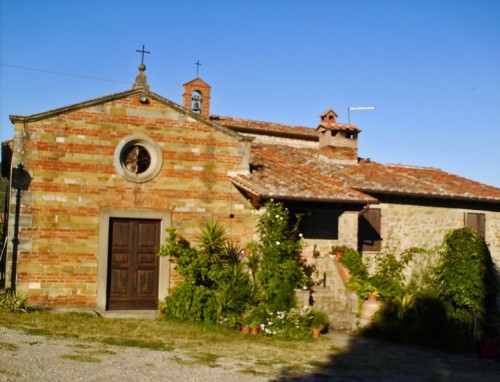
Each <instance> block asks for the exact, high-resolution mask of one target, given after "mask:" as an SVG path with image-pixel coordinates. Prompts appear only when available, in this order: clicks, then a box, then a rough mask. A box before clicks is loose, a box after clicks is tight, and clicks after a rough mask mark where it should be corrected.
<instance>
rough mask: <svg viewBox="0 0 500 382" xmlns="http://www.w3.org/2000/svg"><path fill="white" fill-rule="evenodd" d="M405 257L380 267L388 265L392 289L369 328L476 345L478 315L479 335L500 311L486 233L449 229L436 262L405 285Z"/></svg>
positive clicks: (406, 337)
mask: <svg viewBox="0 0 500 382" xmlns="http://www.w3.org/2000/svg"><path fill="white" fill-rule="evenodd" d="M415 254H421V252H420V251H416V250H412V256H414V255H415ZM407 258H409V256H408V257H407ZM404 261H406V260H405V258H404V257H403V262H402V263H400V264H397V262H399V260H398V259H396V258H395V257H392V256H391V257H390V258H389V260H388V262H387V265H386V266H384V267H382V268H381V269H386V270H387V279H388V281H387V280H386V282H385V284H383V285H384V286H385V289H384V291H385V293H388V292H389V293H393V295H392V296H390V298H386V299H385V300H384V302H383V305H382V308H381V309H380V310H379V311H378V312H377V314H376V315H375V317H374V319H373V321H372V326H371V327H370V328H369V329H368V330H366V331H365V333H367V334H371V335H375V336H377V337H381V338H385V339H389V340H393V341H398V342H406V343H411V344H417V345H424V346H432V347H436V348H439V349H444V350H448V351H459V352H470V351H471V350H473V349H472V345H473V335H474V333H473V327H474V317H475V316H478V317H479V318H481V319H482V320H478V324H479V330H478V332H477V334H478V338H477V340H479V337H480V336H481V332H482V331H481V327H480V323H481V322H482V321H489V320H491V318H492V317H493V316H494V314H495V313H497V312H496V295H497V291H498V285H497V282H496V278H495V269H494V265H493V261H492V259H491V255H490V252H489V250H488V246H487V245H486V243H485V241H484V239H483V238H482V237H481V236H480V235H479V234H478V233H477V232H475V231H474V230H472V229H470V228H461V229H457V230H454V231H451V232H450V233H449V234H447V235H446V236H445V238H444V247H443V251H442V254H441V257H440V262H439V264H438V266H437V268H436V269H432V267H428V268H427V270H428V271H429V275H428V277H426V278H419V279H420V280H421V285H416V284H412V283H411V282H410V284H409V286H408V287H407V288H406V289H405V286H404V284H403V283H402V278H401V277H400V276H399V274H400V269H402V268H401V267H400V265H404ZM433 261H434V260H433ZM390 275H392V277H389V276H390ZM410 280H415V278H414V277H412V278H411V279H410ZM380 285H382V284H380ZM384 286H383V288H384ZM398 290H399V291H403V292H405V290H406V291H408V290H411V291H412V292H413V294H409V293H408V292H406V294H401V293H397V291H398Z"/></svg>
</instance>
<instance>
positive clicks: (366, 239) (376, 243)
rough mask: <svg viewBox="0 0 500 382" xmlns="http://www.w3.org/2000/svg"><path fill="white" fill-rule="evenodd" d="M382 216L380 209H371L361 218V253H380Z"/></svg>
mask: <svg viewBox="0 0 500 382" xmlns="http://www.w3.org/2000/svg"><path fill="white" fill-rule="evenodd" d="M381 217H382V214H381V212H380V209H378V208H370V209H367V210H366V211H365V212H363V214H362V215H360V217H359V225H358V246H359V250H360V251H379V250H380V246H381V242H382V237H381V235H380V226H381Z"/></svg>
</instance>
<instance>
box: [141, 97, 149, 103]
mask: <svg viewBox="0 0 500 382" xmlns="http://www.w3.org/2000/svg"><path fill="white" fill-rule="evenodd" d="M139 102H140V103H149V100H148V97H146V96H145V95H141V96H139Z"/></svg>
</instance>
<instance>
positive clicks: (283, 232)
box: [256, 201, 308, 312]
mask: <svg viewBox="0 0 500 382" xmlns="http://www.w3.org/2000/svg"><path fill="white" fill-rule="evenodd" d="M265 208H266V211H265V213H264V214H263V215H262V216H261V217H260V219H259V224H258V232H259V237H260V241H259V243H258V244H257V251H258V253H259V255H260V258H261V262H260V269H259V271H258V272H257V274H256V279H257V281H258V286H259V292H260V298H261V301H262V303H263V304H264V305H265V306H266V307H267V308H268V309H269V310H271V311H274V312H277V311H287V310H289V309H291V308H293V307H295V305H296V297H295V288H298V287H302V286H303V285H307V283H308V277H307V276H306V274H305V272H304V270H303V268H302V266H301V265H300V263H299V257H300V251H301V249H302V242H301V238H300V235H299V231H298V227H299V222H300V217H298V216H296V217H295V223H294V224H292V216H290V212H289V211H288V209H286V208H284V207H283V205H282V204H280V203H274V202H273V201H270V202H268V203H266V205H265Z"/></svg>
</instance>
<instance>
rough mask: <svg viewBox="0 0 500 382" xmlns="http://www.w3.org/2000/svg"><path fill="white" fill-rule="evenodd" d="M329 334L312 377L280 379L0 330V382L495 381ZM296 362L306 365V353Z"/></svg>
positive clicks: (446, 358) (419, 353)
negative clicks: (327, 349)
mask: <svg viewBox="0 0 500 382" xmlns="http://www.w3.org/2000/svg"><path fill="white" fill-rule="evenodd" d="M329 337H330V338H331V340H332V355H331V357H330V360H329V362H327V363H326V364H322V365H319V366H318V370H317V371H316V372H314V373H312V374H307V375H302V376H291V375H290V376H287V375H286V372H284V371H283V368H275V369H273V368H272V367H271V368H270V370H271V371H270V375H266V376H255V375H249V374H243V373H242V372H241V370H242V365H241V364H238V362H236V361H235V362H231V360H226V361H224V362H219V361H218V362H217V365H214V367H209V366H200V365H199V364H196V363H193V360H192V359H189V357H187V356H185V355H183V354H182V352H176V351H155V350H147V349H139V348H127V347H118V346H112V345H105V344H101V343H90V342H84V341H78V340H61V339H53V338H50V337H45V336H36V335H28V334H26V333H24V332H22V331H19V330H11V329H6V328H3V327H0V381H14V382H21V381H30V382H38V381H50V382H59V381H65V382H66V381H106V382H113V381H120V382H126V381H134V382H135V381H141V382H142V381H182V382H197V381H203V382H211V381H214V382H215V381H217V382H230V381H231V382H233V381H237V382H264V381H274V382H292V381H295V382H298V381H300V382H320V381H323V382H324V381H335V382H337V381H387V382H414V381H433V382H437V381H443V382H444V381H453V382H462V381H463V382H482V381H485V382H491V381H500V362H495V361H489V360H480V359H476V358H472V357H465V356H460V355H450V354H445V353H439V352H432V351H424V350H422V349H417V348H413V347H407V346H402V345H394V344H387V343H382V342H378V341H375V340H370V339H365V338H359V337H354V336H349V335H347V334H345V333H332V334H331V335H329ZM304 357H305V358H304V359H305V361H307V355H304ZM273 370H274V371H273ZM271 374H273V375H271Z"/></svg>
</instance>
